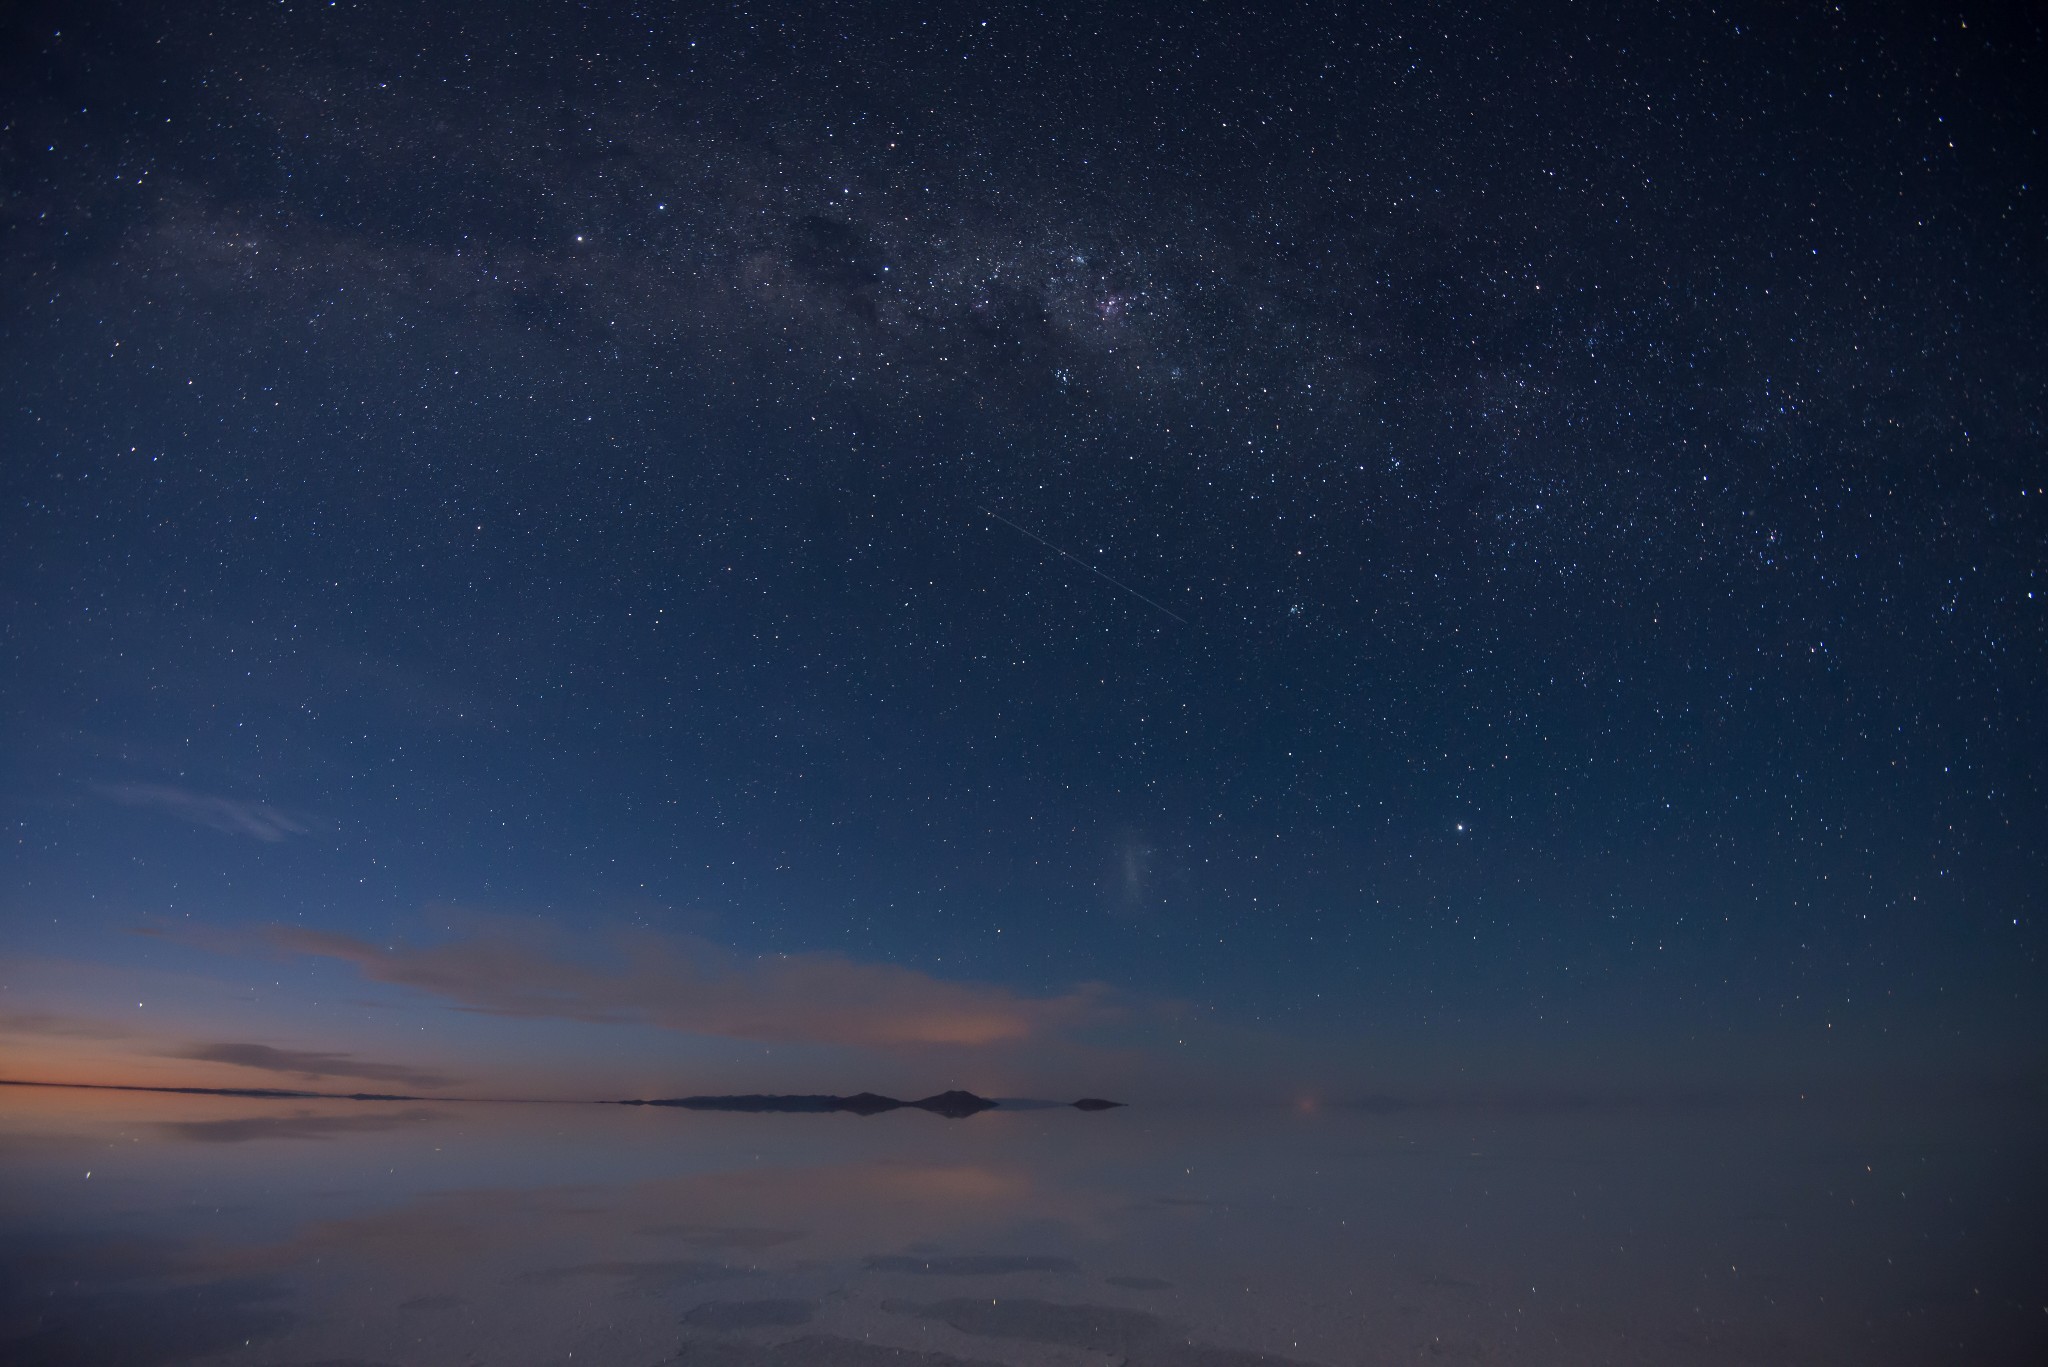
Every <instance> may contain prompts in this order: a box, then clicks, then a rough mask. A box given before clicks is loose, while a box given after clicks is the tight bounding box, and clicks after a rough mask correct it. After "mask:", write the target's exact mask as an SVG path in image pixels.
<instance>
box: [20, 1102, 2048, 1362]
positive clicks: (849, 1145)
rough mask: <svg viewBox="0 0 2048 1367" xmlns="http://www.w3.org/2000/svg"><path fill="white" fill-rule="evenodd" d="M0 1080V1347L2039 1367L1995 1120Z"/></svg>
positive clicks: (2015, 1171)
mask: <svg viewBox="0 0 2048 1367" xmlns="http://www.w3.org/2000/svg"><path fill="white" fill-rule="evenodd" d="M4 1093H5V1094H4V1095H0V1108H4V1109H0V1225H4V1229H5V1234H4V1248H0V1260H4V1271H5V1280H4V1283H0V1297H4V1299H0V1358H4V1359H5V1360H6V1361H9V1362H13V1363H22V1364H33V1363H103V1362H104V1363H168V1362H188V1361H189V1362H195V1363H235V1364H314V1363H325V1364H337V1363H392V1364H414V1363H419V1364H427V1363H436V1364H438V1363H455V1364H461V1363H479V1364H484V1363H489V1364H498V1363H503V1364H524V1363H585V1362H588V1363H627V1364H643V1363H644V1364H652V1363H658V1362H665V1361H670V1360H674V1359H677V1358H678V1357H680V1359H681V1360H682V1361H683V1362H686V1363H707V1364H752V1363H762V1364H790V1365H792V1367H822V1365H823V1364H870V1363H874V1364H881V1363H898V1364H920V1365H921V1367H944V1364H951V1363H959V1362H985V1363H1008V1364H1017V1365H1018V1367H1022V1365H1023V1364H1034V1363H1058V1364H1106V1363H1115V1362H1128V1363H1131V1364H1139V1365H1140V1367H1142V1365H1143V1364H1155V1365H1161V1367H1163V1365H1165V1364H1183V1365H1189V1364H1193V1365H1199V1367H1235V1365H1237V1364H1251V1363H1258V1362H1267V1363H1276V1362H1303V1363H1325V1364H1353V1363H1377V1362H1406V1361H1447V1362H1471V1363H1496V1362H1498V1363H1604V1362H1615V1363H1622V1362H1658V1363H1681V1364H1684V1363H1768V1362H1785V1363H1795V1362H1796V1363H1818V1362H1841V1363H1851V1362H1853V1363H1893V1362H1898V1363H1904V1362H1966V1361H1968V1362H2031V1361H2048V1285H2044V1278H2043V1271H2044V1267H2048V1257H2044V1249H2048V1241H2044V1238H2043V1234H2042V1222H2041V1217H2042V1215H2043V1214H2044V1210H2048V1205H2044V1199H2043V1197H2044V1184H2043V1180H2042V1177H2041V1175H2040V1172H2039V1162H2038V1160H2039V1156H2040V1145H2039V1137H2040V1130H2039V1128H2038V1125H2037V1123H2036V1121H2037V1120H2038V1117H2037V1116H2036V1115H2034V1114H2033V1113H2031V1112H2020V1111H2015V1110H2011V1109H1998V1108H1986V1109H1984V1110H1982V1111H1968V1110H1967V1109H1965V1110H1960V1111H1959V1110H1956V1109H1953V1108H1949V1109H1942V1108H1929V1109H1928V1110H1927V1112H1926V1113H1920V1114H1900V1113H1896V1112H1894V1113H1891V1114H1885V1113H1880V1112H1877V1111H1873V1110H1869V1109H1864V1110H1856V1111H1850V1110H1846V1109H1840V1108H1837V1109H1832V1110H1831V1109H1823V1108H1820V1107H1806V1106H1799V1105H1787V1106H1781V1107H1775V1108H1758V1107H1728V1106H1720V1107H1705V1106H1702V1107H1693V1108H1669V1107H1666V1108H1647V1107H1643V1108H1628V1107H1578V1108H1569V1107H1560V1108H1552V1109H1538V1110H1524V1111H1519V1112H1509V1111H1499V1110H1494V1111H1488V1110H1482V1109H1468V1110H1422V1109H1416V1110H1388V1111H1377V1112H1367V1111H1358V1110H1342V1109H1335V1108H1330V1109H1323V1110H1320V1111H1313V1112H1306V1111H1304V1112H1287V1111H1276V1110H1257V1111H1234V1112H1233V1111H1223V1110H1205V1109H1160V1108H1144V1107H1136V1108H1132V1109H1128V1110H1122V1111H1113V1112H1107V1113H1103V1114H1082V1113H1079V1112H1075V1111H1071V1110H1025V1111H1006V1110H998V1111H993V1112H989V1113H987V1114H984V1115H980V1116H975V1117H972V1118H970V1119H967V1120H960V1121H949V1120H944V1119H940V1118H938V1117H935V1116H931V1115H926V1114H923V1113H921V1112H897V1113H891V1114H888V1115H882V1116H875V1117H868V1118H863V1117H859V1116H853V1115H843V1114H842V1115H816V1116H806V1115H796V1116H787V1115H765V1116H756V1115H732V1114H717V1113H710V1114H706V1113H692V1112H678V1111H654V1110H646V1109H638V1108H629V1107H612V1106H591V1105H538V1104H536V1105H476V1104H448V1103H411V1102H395V1103H361V1102H342V1101H333V1102H330V1101H290V1100H254V1099H241V1098H226V1097H190V1096H165V1095H150V1094H137V1093H116V1092H89V1091H60V1090H55V1089H44V1088H18V1087H10V1088H6V1089H4Z"/></svg>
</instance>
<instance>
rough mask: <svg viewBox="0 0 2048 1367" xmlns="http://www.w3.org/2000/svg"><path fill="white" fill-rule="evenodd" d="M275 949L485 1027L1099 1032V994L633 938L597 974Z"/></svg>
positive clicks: (1035, 1035)
mask: <svg viewBox="0 0 2048 1367" xmlns="http://www.w3.org/2000/svg"><path fill="white" fill-rule="evenodd" d="M268 938H269V940H270V942H271V943H272V944H273V945H274V946H276V947H277V948H280V949H283V950H286V951H288V952H291V953H297V954H311V955H319V956H322V957H325V958H331V959H339V960H342V961H344V962H347V963H352V964H354V965H355V966H356V967H357V968H358V969H360V970H361V971H362V973H363V974H364V976H366V977H369V978H372V979H374V980H376V981H378V982H385V983H393V984H397V985H401V986H405V987H412V988H417V989H419V990H421V991H425V992H431V993H433V994H435V995H437V996H441V997H445V998H448V999H449V1000H451V1001H453V1002H456V1003H457V1004H459V1005H460V1006H462V1007H464V1008H466V1009H468V1010H472V1011H480V1012H486V1013H489V1014H492V1015H501V1016H520V1017H530V1018H544V1019H562V1020H579V1021H592V1022H615V1023H622V1024H624V1023H632V1024H647V1025H655V1026H660V1027H663V1028H666V1029H671V1030H681V1031H689V1032H692V1033H696V1034H705V1035H722V1036H729V1037H732V1038H736V1039H750V1040H762V1041H766V1042H770V1043H788V1044H795V1043H823V1044H840V1045H854V1046H867V1047H879V1048H910V1047H917V1046H930V1045H956V1046H986V1045H998V1044H1010V1043H1017V1042H1021V1041H1025V1040H1032V1039H1040V1038H1044V1037H1047V1036H1051V1035H1057V1034H1061V1033H1064V1032H1066V1031H1069V1030H1072V1029H1075V1028H1078V1027H1081V1026H1084V1025H1087V1024H1091V1023H1095V1022H1099V1021H1103V1020H1107V1019H1109V1018H1110V1017H1111V1016H1112V1015H1113V1014H1114V1012H1113V1008H1112V1007H1111V1005H1110V1003H1109V1000H1108V998H1109V990H1108V988H1106V987H1104V986H1103V985H1101V984H1097V983H1089V984H1083V985H1081V986H1079V987H1077V988H1074V989H1073V990H1071V991H1069V992H1067V993H1065V994H1063V995H1060V996H1052V997H1033V996H1027V995H1024V994H1021V993H1018V992H1015V991H1012V990H1010V989H1008V988H1003V987H996V986H991V985H987V984H979V983H966V982H952V981H947V980H944V979H941V978H935V977H932V976H931V975H930V974H927V973H922V972H919V971H918V970H916V969H911V968H903V967H900V966H898V965H894V964H876V963H863V962H860V961H858V960H855V959H852V958H849V957H847V956H846V955H843V954H836V953H831V952H810V953H800V954H774V955H764V956H762V957H760V958H757V959H745V958H740V957H738V956H735V955H732V954H729V953H727V952H725V951H722V950H720V949H718V948H716V947H715V946H712V945H709V944H707V943H705V942H703V941H700V940H690V939H683V938H670V939H654V938H651V937H642V938H639V939H636V940H635V941H633V942H632V943H631V944H630V945H628V946H626V949H627V951H628V952H627V954H626V956H625V959H626V962H625V963H624V965H623V966H620V967H616V968H607V967H598V966H593V965H591V964H588V963H579V962H575V961H572V960H570V959H568V958H566V957H563V956H561V955H559V954H555V953H550V952H548V950H547V949H546V948H545V947H543V946H539V945H536V944H534V943H531V942H526V941H521V940H518V939H514V938H511V937H509V936H503V935H497V934H492V933H488V932H486V933H482V934H477V935H472V936H469V937H467V938H464V939H459V940H454V941H450V942H448V943H444V944H438V945H428V946H417V947H416V946H407V945H394V946H387V945H376V944H372V943H370V942H368V941H365V940H359V939H356V938H354V937H352V936H347V935H338V934H333V933H331V932H327V931H317V930H304V929H299V928H296V927H289V926H280V927H274V928H272V929H271V931H270V932H269V934H268Z"/></svg>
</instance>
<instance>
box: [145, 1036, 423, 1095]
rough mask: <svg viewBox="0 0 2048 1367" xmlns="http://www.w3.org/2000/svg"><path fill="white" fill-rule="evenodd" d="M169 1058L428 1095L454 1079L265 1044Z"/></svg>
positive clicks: (199, 1047)
mask: <svg viewBox="0 0 2048 1367" xmlns="http://www.w3.org/2000/svg"><path fill="white" fill-rule="evenodd" d="M171 1057H173V1058H185V1059H194V1060H196V1061H198V1062H201V1063H231V1064H233V1065H235V1066H236V1067H238V1068H255V1069H259V1070H261V1071H263V1072H266V1073H289V1074H291V1075H292V1076H294V1077H301V1078H305V1079H306V1080H307V1081H316V1080H318V1079H320V1078H329V1077H342V1078H355V1079H357V1080H359V1081H363V1082H389V1083H394V1084H396V1085H398V1086H401V1087H419V1088H424V1089H426V1090H429V1091H432V1090H436V1089H438V1088H442V1087H449V1086H453V1085H454V1083H455V1079H454V1078H450V1077H443V1076H442V1075H441V1074H439V1073H430V1072H426V1071H424V1070H423V1069H419V1068H409V1067H407V1066H406V1065H404V1064H402V1063H373V1062H371V1061H370V1060H368V1059H359V1058H357V1057H356V1056H355V1055H354V1054H332V1053H324V1052H321V1051H318V1050H311V1049H273V1048H271V1047H270V1046H269V1045H267V1044H232V1043H224V1044H196V1045H193V1046H192V1047H191V1048H189V1049H182V1050H179V1051H178V1052H177V1053H176V1054H173V1055H172V1056H171Z"/></svg>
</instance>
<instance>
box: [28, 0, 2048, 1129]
mask: <svg viewBox="0 0 2048 1367" xmlns="http://www.w3.org/2000/svg"><path fill="white" fill-rule="evenodd" d="M1902 9H1906V10H1910V11H1911V12H1910V13H1906V14H1904V15H1901V14H1900V13H1899V12H1898V11H1899V10H1902ZM9 16H10V17H9V18H8V19H7V20H6V25H7V27H6V29H5V35H4V38H0V62H4V65H0V91H4V92H5V94H4V95H0V374H4V375H5V377H6V380H5V384H4V400H5V401H4V404H0V450H4V452H5V459H4V465H0V481H4V495H5V497H4V504H0V506H4V509H5V512H4V519H5V521H4V537H0V545H4V550H0V565H4V571H0V592H4V595H5V596H4V602H0V652H4V655H0V658H4V667H0V668H4V681H0V689H4V698H5V711H4V731H0V803H4V811H5V818H6V823H7V826H8V827H9V830H10V834H11V837H12V838H11V839H10V840H9V841H8V843H7V846H6V851H7V852H6V858H5V863H4V871H0V907H4V911H0V916H4V919H0V950H4V951H5V956H6V957H5V971H4V974H0V977H4V979H5V990H4V992H0V1027H4V1029H5V1032H6V1033H5V1034H4V1035H0V1051H4V1060H5V1067H4V1068H0V1072H4V1073H5V1074H6V1075H8V1076H14V1077H39V1078H51V1079H58V1078H61V1079H68V1080H81V1081H107V1082H140V1083H148V1082H155V1083H166V1082H167V1083H174V1084H179V1085H208V1086H294V1087H316V1088H323V1089H330V1090H355V1089H358V1088H361V1087H364V1086H366V1085H373V1084H374V1085H375V1086H377V1087H380V1088H385V1089H390V1088H393V1087H397V1088H400V1089H413V1090H420V1089H428V1090H450V1091H454V1092H461V1093H465V1094H484V1093H489V1092H491V1091H493V1090H498V1091H504V1090H508V1089H509V1090H518V1091H525V1092H530V1093H536V1094H546V1095H563V1096H568V1095H598V1096H602V1095H636V1094H637V1095H659V1094H664V1092H666V1093H668V1094H673V1092H675V1091H679V1090H685V1091H686V1090H690V1089H693V1088H695V1089H699V1090H756V1089H758V1090H776V1089H780V1088H792V1089H817V1090H838V1091H854V1090H859V1089H860V1088H862V1087H866V1086H871V1085H872V1086H876V1087H878V1088H882V1089H887V1088H889V1087H902V1088H917V1087H920V1086H924V1087H926V1088H927V1089H928V1090H937V1089H938V1088H939V1087H940V1086H943V1085H954V1084H957V1085H963V1086H970V1087H974V1088H976V1089H977V1090H982V1091H984V1092H988V1093H989V1094H996V1095H1001V1094H1006V1090H1005V1089H1007V1090H1008V1091H1010V1092H1014V1091H1019V1090H1022V1091H1026V1092H1032V1093H1034V1094H1044V1093H1046V1092H1050V1093H1051V1094H1054V1095H1059V1096H1067V1095H1080V1094H1082V1093H1084V1092H1087V1091H1090V1090H1101V1089H1122V1091H1123V1092H1124V1093H1126V1094H1132V1095H1137V1096H1148V1095H1160V1096H1165V1095H1198V1094H1218V1095H1223V1094H1228V1095H1272V1096H1275V1097H1285V1098H1292V1097H1294V1096H1295V1095H1296V1093H1304V1094H1313V1095H1316V1096H1319V1097H1324V1098H1328V1099H1331V1100H1341V1099H1346V1098H1362V1097H1370V1096H1381V1095H1390V1094H1399V1095H1418V1096H1419V1095H1425V1094H1435V1093H1453V1092H1459V1091H1460V1090H1461V1089H1463V1090H1472V1089H1477V1090H1479V1091H1481V1092H1486V1093H1488V1094H1505V1093H1513V1094H1516V1095H1522V1094H1529V1093H1541V1094H1544V1095H1552V1094H1556V1093H1558V1092H1559V1090H1560V1089H1562V1090H1563V1091H1565V1092H1573V1091H1579V1092H1583V1091H1588V1090H1590V1091H1596V1092H1597V1091H1602V1090H1614V1091H1622V1092H1630V1091H1638V1092H1639V1091H1643V1090H1645V1089H1649V1090H1655V1089H1659V1088H1664V1089H1676V1090H1680V1091H1686V1090H1694V1091H1697V1090H1701V1089H1705V1090H1710V1091H1712V1090H1718V1091H1736V1092H1740V1091H1744V1090H1758V1091H1768V1092H1773V1093H1786V1092H1789V1091H1791V1090H1795V1089H1796V1090H1806V1089H1815V1090H1826V1089H1828V1088H1835V1089H1844V1088H1862V1087H1880V1088H1882V1087H1899V1088H1921V1087H1924V1086H1926V1085H1929V1084H1931V1083H1935V1082H1942V1083H1944V1084H1946V1085H1954V1084H1956V1083H1957V1082H1958V1081H1961V1082H1963V1083H1967V1084H1969V1085H1985V1086H1994V1087H1995V1086H2000V1085H2004V1083H2005V1082H2006V1081H2009V1080H2011V1079H2014V1078H2021V1077H2026V1076H2029V1075H2031V1076H2034V1077H2036V1078H2038V1076H2039V1075H2040V1072H2039V1070H2040V1068H2041V1066H2042V1065H2043V1063H2044V1060H2048V1048H2044V1045H2048V1031H2044V1028H2043V1022H2044V1020H2048V1014H2044V1009H2043V1008H2044V1005H2048V989H2044V987H2043V978H2042V959H2043V949H2044V922H2043V913H2044V911H2048V901H2044V897H2048V894H2044V888H2048V877H2044V875H2043V868H2044V859H2043V854H2044V851H2048V805H2044V797H2048V794H2044V783H2043V779H2044V757H2048V749H2044V739H2043V730H2042V704H2043V700H2044V693H2048V689H2044V685H2043V680H2044V679H2048V554H2044V547H2048V470H2044V461H2043V451H2042V442H2043V426H2044V420H2048V400H2044V388H2043V382H2044V378H2048V359H2044V358H2048V327H2044V322H2048V315H2044V306H2048V232H2044V230H2048V219H2044V212H2043V207H2044V189H2048V187H2044V178H2048V165H2044V145H2043V139H2042V136H2041V126H2042V116H2043V113H2044V102H2043V100H2042V98H2041V91H2042V90H2044V89H2048V60H2044V58H2048V43H2044V31H2043V27H2042V20H2041V17H2040V14H2039V11H2032V10H2030V7H2027V6H2010V7H1996V6H1983V7H1966V8H1964V9H1955V8H1952V7H1946V6H1924V7H1893V6H1870V5H1862V4H1845V5H1841V6H1834V5H1816V4H1775V3H1774V4H1754V5H1744V4H1738V5H1735V6H1732V7H1729V6H1723V7H1721V8H1719V9H1715V10H1709V9H1708V8H1706V7H1704V6H1692V5H1685V6H1646V5H1636V4H1626V5H1624V4H1614V5H1560V4H1551V3H1534V4H1517V5H1500V6H1495V7H1489V8H1475V7H1469V6H1467V7H1461V6H1443V5H1421V6H1407V5H1404V6H1388V7H1353V6H1338V7H1306V6H1278V7H1274V8H1273V10H1272V11H1271V12H1260V11H1258V10H1255V9H1252V8H1249V7H1227V6H1193V7H1183V6H1152V7H1146V6H1138V5H1122V6H1103V7H1094V6H1067V7H1059V6H1052V7H1044V8H1040V7H1017V6H1005V5H997V6H981V7H974V6H966V7H962V6H955V5H948V6H931V7H925V8H924V9H923V11H922V12H920V11H918V10H916V9H914V8H913V7H909V6H864V5H840V6H834V5H822V4H817V5H804V6H785V7H780V8H775V7H766V8H763V7H745V6H740V7H733V6H720V7H703V8H701V9H682V10H666V9H662V8H659V7H654V6H646V7H639V8H635V7H632V6H629V5H624V4H620V5H588V6H581V5H571V4H559V5H523V6H511V7H508V6H503V5H461V4H447V5H430V6H380V5H370V4H352V3H341V4H324V3H322V4H312V3H291V4H258V3H248V2H244V3H230V4H220V3H200V4H194V5H189V6H187V5H178V6H164V5H157V4H143V3H131V4H94V5H60V4H42V5H28V6H23V7H9ZM910 1094H911V1095H919V1094H921V1093H920V1092H917V1091H912V1092H911V1093H910Z"/></svg>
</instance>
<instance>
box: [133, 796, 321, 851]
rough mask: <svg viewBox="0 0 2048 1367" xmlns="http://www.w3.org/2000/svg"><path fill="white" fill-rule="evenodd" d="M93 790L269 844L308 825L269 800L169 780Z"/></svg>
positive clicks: (302, 832)
mask: <svg viewBox="0 0 2048 1367" xmlns="http://www.w3.org/2000/svg"><path fill="white" fill-rule="evenodd" d="M94 791H95V792H97V793H98V794H99V795H100V796H101V797H104V798H108V799H110V800H111V801H114V802H118V803H120V804H121V805H122V806H124V807H147V808H149V809H151V810H153V811H159V812H163V813H164V814H166V815H168V816H174V817H176V818H178V819H179V820H180V821H189V822H191V823H192V824H193V825H195V826H204V827H206V828H207V829H208V830H210V831H220V832H223V833H224V834H227V835H246V836H250V837H252V838H254V839H257V840H262V841H266V842H268V843H270V844H277V843H279V842H280V841H283V840H284V839H286V838H287V837H289V836H294V835H304V834H306V832H307V830H308V829H309V828H308V827H307V826H306V825H304V824H303V823H301V822H300V821H298V820H297V819H296V818H294V817H292V816H290V815H289V814H287V813H285V812H281V811H279V810H278V809H277V808H275V807H272V806H271V805H269V804H268V803H264V802H244V801H241V800H240V799H238V798H231V797H213V796H211V795H209V794H206V793H195V792H193V791H191V790H190V789H187V788H176V787H173V786H171V785H170V784H168V783H110V784H99V785H96V786H95V788H94Z"/></svg>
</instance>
